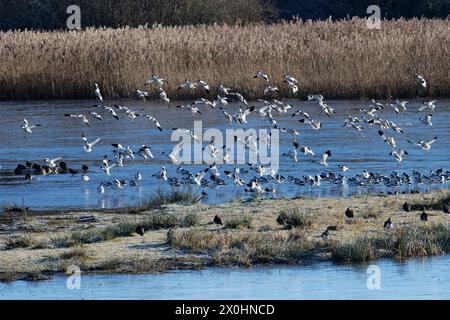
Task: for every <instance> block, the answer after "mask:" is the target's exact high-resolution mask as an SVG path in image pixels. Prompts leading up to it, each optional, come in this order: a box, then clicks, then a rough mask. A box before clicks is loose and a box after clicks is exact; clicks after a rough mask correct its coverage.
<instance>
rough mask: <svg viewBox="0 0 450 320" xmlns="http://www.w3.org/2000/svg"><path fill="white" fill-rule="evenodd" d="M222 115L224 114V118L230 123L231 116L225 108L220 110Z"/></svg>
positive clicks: (231, 120)
mask: <svg viewBox="0 0 450 320" xmlns="http://www.w3.org/2000/svg"><path fill="white" fill-rule="evenodd" d="M222 113H223V115H224V116H225V119H227V122H228V123H232V122H233V116H232V115H230V114H229V113H228V112H226V111H225V110H222Z"/></svg>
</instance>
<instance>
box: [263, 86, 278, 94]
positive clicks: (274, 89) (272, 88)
mask: <svg viewBox="0 0 450 320" xmlns="http://www.w3.org/2000/svg"><path fill="white" fill-rule="evenodd" d="M275 92H276V93H280V90H279V89H278V88H277V87H275V86H271V85H268V86H267V87H266V88H265V89H264V94H269V93H275Z"/></svg>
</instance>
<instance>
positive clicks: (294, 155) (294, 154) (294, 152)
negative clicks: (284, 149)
mask: <svg viewBox="0 0 450 320" xmlns="http://www.w3.org/2000/svg"><path fill="white" fill-rule="evenodd" d="M287 155H288V156H289V157H290V158H291V159H292V160H294V162H298V158H297V149H296V148H294V149H292V150H290V151H289V152H288V153H287Z"/></svg>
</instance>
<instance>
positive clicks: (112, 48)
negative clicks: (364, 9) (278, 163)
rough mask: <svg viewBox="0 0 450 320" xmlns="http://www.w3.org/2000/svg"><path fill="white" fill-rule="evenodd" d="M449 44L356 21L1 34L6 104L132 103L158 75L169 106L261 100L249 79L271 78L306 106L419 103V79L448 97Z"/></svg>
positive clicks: (0, 76)
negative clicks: (288, 81)
mask: <svg viewBox="0 0 450 320" xmlns="http://www.w3.org/2000/svg"><path fill="white" fill-rule="evenodd" d="M449 35H450V21H448V20H428V19H420V20H418V19H412V20H396V21H383V22H382V28H381V29H380V30H369V29H368V28H367V26H366V23H365V20H363V19H357V18H354V19H351V20H345V21H338V22H332V21H328V20H327V21H318V22H311V21H306V22H302V21H293V22H285V23H277V24H259V23H257V24H252V25H246V26H242V25H209V26H207V25H200V26H184V27H161V26H153V27H138V28H129V27H124V28H119V29H104V28H100V29H87V30H85V31H77V32H75V31H55V32H36V31H22V32H13V31H10V32H1V33H0V88H1V89H0V98H4V99H69V98H92V99H93V98H94V93H93V85H94V82H97V83H98V84H99V85H100V87H101V88H102V93H103V96H104V97H105V98H106V99H111V98H118V97H133V96H134V94H135V90H136V89H137V88H143V84H144V81H145V80H146V79H147V78H148V77H149V76H150V75H151V74H156V75H160V76H162V77H164V78H166V79H167V80H168V81H169V82H170V84H169V85H168V86H167V87H166V90H167V92H168V95H169V97H170V98H172V99H181V98H190V97H191V96H190V95H191V93H183V92H181V91H177V90H176V89H177V85H178V84H179V83H181V82H183V81H184V80H185V79H191V80H197V79H203V80H205V81H207V82H208V83H209V84H210V85H211V87H212V88H216V87H217V86H218V85H219V84H220V83H223V84H225V85H226V86H228V87H231V88H234V89H235V90H238V91H239V92H241V93H243V94H244V96H246V98H247V99H255V98H259V97H262V96H263V94H262V92H263V88H264V85H265V84H264V83H262V82H261V81H258V79H253V74H254V72H255V71H256V70H263V71H264V72H267V73H268V74H269V75H270V76H271V78H272V79H273V80H272V82H273V84H275V85H277V86H279V87H280V88H282V92H281V94H282V95H283V96H290V94H289V93H288V90H287V88H286V85H284V84H283V83H282V82H281V79H282V76H283V75H284V74H286V73H291V74H293V75H294V76H296V77H297V78H298V80H299V88H300V93H299V94H300V96H304V95H305V94H308V93H317V92H320V93H322V94H323V95H324V96H325V97H327V98H350V97H352V98H355V97H357V98H360V97H373V98H377V97H388V96H390V95H392V96H393V97H416V96H417V95H418V92H417V83H416V82H415V76H416V74H421V75H423V76H424V77H425V79H427V82H428V84H429V87H428V90H427V92H425V93H424V95H426V96H435V97H438V96H450V82H449V81H448V72H449V67H448V66H449V65H450V46H449V42H448V39H449ZM152 92H154V90H153V91H152ZM195 94H196V95H199V94H203V93H200V92H198V93H195ZM215 94H216V91H215V90H212V92H211V95H215Z"/></svg>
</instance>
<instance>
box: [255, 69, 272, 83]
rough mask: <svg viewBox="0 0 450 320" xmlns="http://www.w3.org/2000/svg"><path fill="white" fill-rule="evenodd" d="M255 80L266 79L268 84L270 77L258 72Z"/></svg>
mask: <svg viewBox="0 0 450 320" xmlns="http://www.w3.org/2000/svg"><path fill="white" fill-rule="evenodd" d="M254 78H255V79H256V78H261V79H264V80H266V81H267V82H269V77H268V76H267V74H265V73H263V72H261V71H258V72H256V74H255V77H254Z"/></svg>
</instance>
